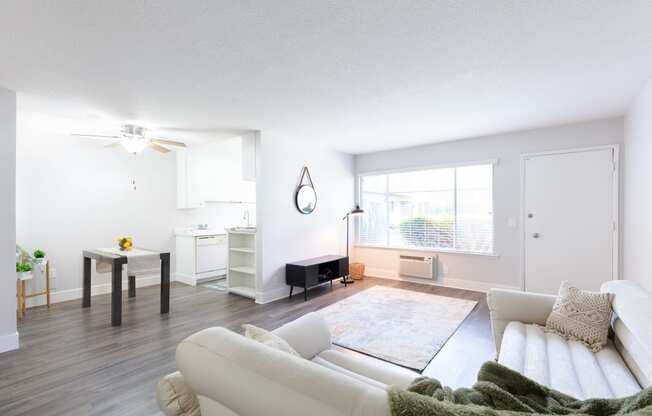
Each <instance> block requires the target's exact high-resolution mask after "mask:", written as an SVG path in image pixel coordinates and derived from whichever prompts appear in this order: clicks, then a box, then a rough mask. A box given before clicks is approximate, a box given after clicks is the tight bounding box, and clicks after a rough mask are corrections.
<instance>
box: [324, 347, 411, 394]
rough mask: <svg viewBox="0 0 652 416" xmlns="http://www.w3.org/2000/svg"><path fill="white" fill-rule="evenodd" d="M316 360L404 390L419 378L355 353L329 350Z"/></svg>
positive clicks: (404, 370)
mask: <svg viewBox="0 0 652 416" xmlns="http://www.w3.org/2000/svg"><path fill="white" fill-rule="evenodd" d="M317 358H320V359H322V360H325V361H327V362H329V363H331V364H332V365H335V366H337V367H340V368H344V369H346V370H347V371H351V372H353V373H356V374H359V375H361V376H363V377H365V378H369V379H372V380H375V381H377V382H380V383H382V384H383V385H392V386H398V387H402V388H406V387H407V386H408V385H409V384H410V383H412V381H414V379H415V378H417V377H419V376H420V374H418V373H415V372H414V371H410V370H408V369H406V368H403V367H399V366H397V365H394V364H390V363H388V362H386V361H382V360H379V359H377V358H372V357H368V356H366V355H362V354H359V353H355V352H343V351H338V350H336V349H329V350H326V351H322V352H321V353H320V354H319V355H318V356H317Z"/></svg>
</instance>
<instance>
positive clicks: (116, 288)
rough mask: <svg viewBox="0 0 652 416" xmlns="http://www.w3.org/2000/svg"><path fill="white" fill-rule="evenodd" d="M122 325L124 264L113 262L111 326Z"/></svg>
mask: <svg viewBox="0 0 652 416" xmlns="http://www.w3.org/2000/svg"><path fill="white" fill-rule="evenodd" d="M121 324H122V263H120V262H116V261H114V262H113V266H112V267H111V325H113V326H120V325H121Z"/></svg>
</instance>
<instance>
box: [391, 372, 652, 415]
mask: <svg viewBox="0 0 652 416" xmlns="http://www.w3.org/2000/svg"><path fill="white" fill-rule="evenodd" d="M389 401H390V407H391V410H392V416H518V414H519V413H523V414H525V413H529V414H545V415H590V416H610V415H631V416H643V415H645V416H652V387H651V388H648V389H645V390H643V391H641V392H640V393H638V394H636V395H634V396H630V397H626V398H621V399H589V400H577V399H574V398H572V397H570V396H567V395H565V394H563V393H560V392H558V391H556V390H553V389H550V388H548V387H545V386H542V385H541V384H538V383H536V382H534V381H532V380H530V379H529V378H527V377H525V376H523V375H521V374H519V373H517V372H516V371H513V370H510V369H509V368H507V367H504V366H502V365H500V364H497V363H495V362H492V361H488V362H486V363H485V364H484V365H483V366H482V368H481V369H480V372H479V373H478V381H477V382H476V383H475V384H474V385H473V387H471V388H460V389H457V390H452V389H451V388H449V387H444V386H442V385H441V383H439V381H437V380H434V379H431V378H427V377H420V378H417V379H416V380H414V381H413V382H412V384H411V385H410V386H409V387H408V389H407V390H403V389H399V388H396V387H392V388H390V390H389Z"/></svg>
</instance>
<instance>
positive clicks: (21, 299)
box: [16, 259, 50, 319]
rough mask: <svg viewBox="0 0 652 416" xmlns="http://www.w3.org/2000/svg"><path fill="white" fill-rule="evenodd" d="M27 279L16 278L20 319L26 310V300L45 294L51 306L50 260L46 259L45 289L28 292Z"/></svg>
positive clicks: (48, 304)
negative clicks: (26, 287)
mask: <svg viewBox="0 0 652 416" xmlns="http://www.w3.org/2000/svg"><path fill="white" fill-rule="evenodd" d="M25 282H26V280H22V279H16V300H17V302H16V303H17V312H18V319H23V316H25V311H26V309H27V308H26V303H27V302H26V301H27V299H29V298H34V297H36V296H45V297H46V303H47V306H48V308H49V307H50V260H49V259H46V260H45V290H43V291H41V292H33V293H26V289H25Z"/></svg>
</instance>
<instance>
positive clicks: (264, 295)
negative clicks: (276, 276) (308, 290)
mask: <svg viewBox="0 0 652 416" xmlns="http://www.w3.org/2000/svg"><path fill="white" fill-rule="evenodd" d="M298 293H303V288H300V287H295V288H294V291H293V292H292V296H294V295H295V294H298ZM288 296H290V286H284V287H279V288H276V289H272V290H268V291H267V292H256V303H259V304H261V305H262V304H265V303H270V302H274V301H277V300H279V299H284V298H287V297H288Z"/></svg>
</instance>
